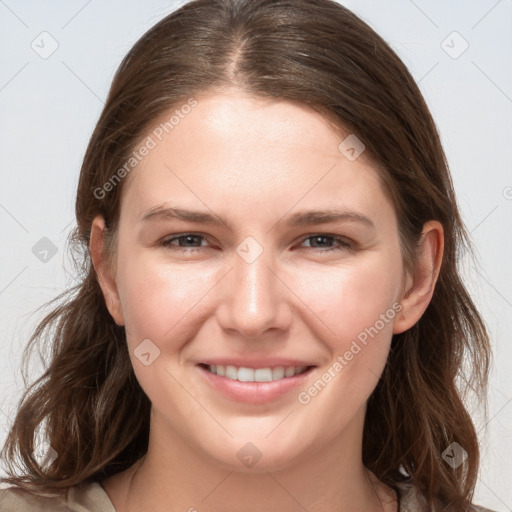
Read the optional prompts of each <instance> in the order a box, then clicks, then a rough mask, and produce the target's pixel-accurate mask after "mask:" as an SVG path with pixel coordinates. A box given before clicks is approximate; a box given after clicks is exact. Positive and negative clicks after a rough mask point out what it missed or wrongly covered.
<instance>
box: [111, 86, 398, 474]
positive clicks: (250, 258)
mask: <svg viewBox="0 0 512 512" xmlns="http://www.w3.org/2000/svg"><path fill="white" fill-rule="evenodd" d="M196 100H197V105H196V106H195V107H194V108H193V109H191V110H190V112H189V113H188V114H187V115H184V116H183V118H180V120H179V123H177V124H176V125H175V126H174V127H173V128H172V131H169V133H165V132H164V134H163V136H161V139H162V140H159V138H158V137H156V136H155V132H149V133H148V134H146V137H147V136H150V137H151V138H152V140H153V141H154V142H155V147H152V148H151V149H150V150H149V151H148V154H147V155H146V156H145V157H144V158H143V159H142V161H141V162H140V164H138V166H137V167H136V168H135V169H134V170H133V171H132V172H131V174H130V175H129V177H128V178H125V179H127V180H128V181H127V183H126V186H125V188H124V190H123V197H122V202H121V215H120V223H119V231H118V238H117V244H118V245H117V255H116V269H115V272H114V274H113V279H114V280H115V286H116V290H115V294H117V296H118V297H119V305H118V307H117V309H116V308H115V307H111V308H110V309H111V312H112V314H113V316H114V318H115V319H116V321H117V322H118V323H120V324H124V325H125V326H126V331H127V341H128V346H129V351H130V357H131V360H132V364H133V367H134V370H135V374H136V376H137V379H138V380H139V382H140V384H141V386H142V388H143V389H144V391H145V392H146V394H147V395H148V397H149V398H150V400H151V402H152V404H153V411H152V418H151V421H152V429H160V431H167V432H168V433H172V435H173V436H174V437H175V438H176V439H178V438H179V439H181V440H182V441H183V442H184V443H186V444H187V445H188V446H190V447H192V448H193V449H194V450H196V451H197V452H198V453H201V454H202V455H203V456H205V457H209V458H211V459H212V460H214V461H216V463H218V464H220V465H223V466H226V467H230V468H237V470H241V471H243V470H244V464H243V460H242V459H244V457H245V456H246V455H248V456H256V457H258V456H259V455H258V452H259V453H261V454H262V455H263V456H262V458H261V461H259V462H258V464H257V465H256V466H255V470H258V471H268V470H275V469H279V468H285V467H287V466H289V465H291V464H293V463H294V462H296V461H298V460H300V459H303V458H305V457H307V456H308V455H310V454H312V453H315V452H318V451H319V450H321V449H325V448H326V447H328V446H329V445H330V444H331V443H334V442H335V441H336V440H340V439H345V440H346V442H352V441H353V439H354V436H356V435H357V434H356V432H359V433H360V431H361V428H362V420H363V418H364V412H365V403H366V400H367V398H368V397H369V395H370V394H371V392H372V391H373V389H374V388H375V386H376V384H377V382H378V379H379V376H380V375H381V373H382V370H383V368H384V365H385V363H386V359H387V355H388V351H389V347H390V342H391V337H392V334H393V330H394V329H395V330H396V322H397V318H398V317H399V316H400V313H399V311H400V308H401V306H400V304H399V302H400V299H401V290H402V287H403V286H404V281H403V279H404V267H403V262H402V257H401V252H400V244H399V236H398V227H397V219H396V216H395V212H394V209H393V206H392V204H391V202H390V200H389V199H388V197H387V195H386V193H385V191H384V188H383V186H382V184H381V182H380V179H379V176H378V173H377V171H376V170H375V169H374V168H373V167H372V164H371V162H370V161H369V160H367V159H366V158H365V156H366V155H365V153H364V152H363V154H362V155H361V156H360V157H359V158H357V159H355V160H353V159H349V158H347V157H346V156H345V154H346V153H345V154H344V153H342V152H340V150H339V149H338V146H339V145H340V143H341V142H342V141H343V139H344V138H345V137H346V136H348V135H349V132H347V133H345V134H341V133H340V131H339V130H336V129H334V128H333V126H332V125H331V124H329V122H328V121H327V120H326V119H325V118H323V117H322V116H320V115H319V114H318V113H316V112H314V111H312V110H309V109H308V108H306V107H304V106H298V105H296V104H293V103H290V102H286V101H270V100H264V99H261V98H255V97H251V96H247V95H244V94H243V93H241V92H237V91H226V92H225V93H222V94H221V93H211V94H204V95H202V96H196ZM171 114H172V112H171V113H170V114H169V115H166V116H165V117H164V118H162V119H161V120H157V122H156V123H155V126H158V125H159V124H160V122H165V120H168V119H169V117H170V115H171ZM160 131H161V130H160ZM160 131H157V132H156V133H160ZM146 140H147V139H146ZM149 145H151V146H152V145H153V144H151V143H150V144H149ZM173 209H174V210H173ZM190 212H197V213H196V214H194V215H192V213H190ZM312 212H316V213H312ZM320 212H323V213H320ZM326 212H327V213H326ZM327 214H332V216H331V218H328V215H327ZM194 216H195V217H194ZM255 380H256V381H255ZM351 438H352V441H351ZM247 443H252V445H248V444H247ZM240 450H242V451H240ZM237 454H238V456H237ZM244 460H248V459H244ZM241 461H242V462H241ZM246 466H247V468H248V467H249V465H248V464H246Z"/></svg>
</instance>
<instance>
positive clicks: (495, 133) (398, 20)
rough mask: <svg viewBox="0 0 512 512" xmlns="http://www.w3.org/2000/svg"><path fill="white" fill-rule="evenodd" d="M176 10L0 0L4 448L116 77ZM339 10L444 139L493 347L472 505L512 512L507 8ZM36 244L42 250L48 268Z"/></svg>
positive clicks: (493, 1)
mask: <svg viewBox="0 0 512 512" xmlns="http://www.w3.org/2000/svg"><path fill="white" fill-rule="evenodd" d="M181 3H183V2H179V3H178V2H172V1H163V0H150V1H144V2H143V1H142V0H138V1H135V0H130V1H126V0H124V1H121V0H110V1H109V2H100V1H99V0H89V1H87V0H68V1H66V2H64V1H61V2H57V1H48V0H47V1H39V2H36V1H35V0H32V1H29V0H27V1H24V2H21V1H15V0H0V59H1V60H0V62H1V66H0V144H1V146H0V173H1V175H0V176H1V180H0V229H1V242H0V311H1V322H0V333H1V338H0V339H1V343H0V406H1V409H0V443H3V441H4V439H5V432H6V429H7V426H8V423H9V419H10V418H12V416H13V413H14V409H15V405H16V401H17V400H18V398H19V396H20V392H21V390H22V388H23V381H22V379H21V376H20V362H21V352H22V349H23V347H24V345H25V343H26V341H27V340H28V336H29V334H30V331H31V329H32V328H33V327H34V326H35V324H36V321H37V319H39V318H40V317H41V313H40V312H36V313H33V312H34V311H35V310H36V308H38V307H39V306H41V305H42V304H43V303H44V302H46V301H48V300H49V299H51V298H53V297H54V296H56V295H57V294H58V293H59V292H60V291H62V290H64V289H65V288H66V287H68V286H69V285H70V284H73V282H74V281H73V275H72V273H71V268H72V267H71V266H70V265H69V262H68V257H67V255H66V252H65V249H66V247H65V242H66V237H67V235H68V233H69V231H70V229H71V227H72V226H73V223H74V199H75V197H74V196H75V191H76V185H77V180H78V174H79V169H80V165H81V159H82V158H83V155H84V152H85V148H86V145H87V142H88V139H89V137H90V135H91V133H92V130H93V128H94V125H95V123H96V121H97V119H98V116H99V114H100V112H101V109H102V106H103V101H104V99H105V98H106V94H107V91H108V88H109V85H110V82H111V80H112V77H113V74H114V71H115V69H116V68H117V66H118V65H119V63H120V61H121V59H122V57H123V56H124V55H125V54H126V52H127V51H128V50H129V48H130V47H131V46H132V45H133V43H135V41H136V40H137V39H138V38H139V37H140V36H141V35H142V34H143V33H144V32H145V31H146V30H147V29H149V28H150V27H151V26H152V25H154V24H155V23H156V22H158V21H159V20H160V19H161V18H163V17H164V16H165V15H166V14H168V13H169V12H171V11H172V10H174V9H175V8H176V7H177V6H178V5H181ZM342 3H343V4H344V5H346V6H347V7H349V8H351V9H352V10H353V11H354V12H355V13H356V14H358V15H359V16H361V17H362V18H363V19H364V20H365V21H366V22H367V23H369V24H370V25H371V26H372V27H373V28H374V29H375V30H376V31H377V32H378V33H379V34H381V35H382V36H383V37H384V38H385V39H386V40H387V41H388V43H389V44H390V45H391V46H392V47H393V48H394V49H395V51H396V52H397V53H398V54H399V55H400V57H401V58H402V59H403V60H404V62H405V64H406V65H407V66H408V68H409V70H410V71H411V73H412V75H413V76H414V78H415V79H416V81H417V82H419V85H420V87H421V90H422V92H423V94H424V95H425V98H426V100H427V103H428V105H429V107H430V109H431V111H432V114H433V116H434V119H435V120H436V123H437V125H438V128H439V131H440V133H441V137H442V141H443V144H444V146H445V150H446V152H447V155H448V160H449V164H450V167H451V171H452V174H453V180H454V184H455V188H456V191H457V194H458V200H459V204H460V208H461V211H462V214H463V218H464V221H465V222H466V225H467V227H468V230H469V231H470V232H471V235H472V238H473V242H474V245H475V249H476V255H477V259H476V262H475V261H472V260H470V259H465V260H464V262H465V276H466V277H465V279H466V282H467V284H468V286H469V288H470V290H471V291H472V293H473V294H474V297H475V300H476V302H477V304H478V306H479V307H480V309H481V311H482V314H483V316H484V318H485V321H486V323H487V325H488V327H489V330H490V333H491V338H492V345H493V349H494V366H493V369H492V375H491V380H490V393H489V411H488V416H487V418H485V417H483V416H482V415H481V414H477V412H475V422H476V423H477V428H478V429H479V436H480V439H481V444H482V456H483V460H482V468H481V472H480V478H479V482H478V486H477V491H476V499H475V502H476V503H479V504H482V505H485V506H487V507H489V508H492V509H495V510H499V511H503V510H512V487H511V486H510V483H511V482H512V403H511V402H512V376H511V373H512V372H511V369H512V342H511V339H512V336H511V334H512V320H511V319H512V272H511V270H510V267H509V266H510V254H511V253H512V251H511V249H512V241H511V233H512V172H511V163H512V137H511V136H512V68H511V64H512V61H511V59H510V56H511V55H512V2H511V0H499V1H497V0H478V1H476V0H470V1H462V0H460V1H452V2H442V1H440V0H438V1H429V2H427V1H426V0H415V1H412V0H393V1H386V2H379V1H377V0H375V1H371V0H358V1H346V2H342ZM43 32H47V34H42V35H41V33H43ZM454 32H456V33H454ZM52 45H53V46H57V45H58V47H57V48H56V50H55V51H54V52H53V53H52V54H51V55H46V54H45V52H50V50H52V49H53V46H52ZM466 47H467V48H466ZM43 57H45V58H43ZM43 238H44V239H47V240H43V241H41V239H43ZM36 244H39V245H36ZM34 246H36V248H39V249H40V248H41V247H43V248H46V250H49V253H48V255H47V261H42V260H41V258H40V257H37V251H35V253H36V254H35V253H34V252H33V247H34ZM53 247H54V251H56V253H55V254H54V255H53V254H52V250H51V249H52V248H53ZM43 259H44V258H43ZM36 373H37V365H36V366H35V367H34V377H35V376H36Z"/></svg>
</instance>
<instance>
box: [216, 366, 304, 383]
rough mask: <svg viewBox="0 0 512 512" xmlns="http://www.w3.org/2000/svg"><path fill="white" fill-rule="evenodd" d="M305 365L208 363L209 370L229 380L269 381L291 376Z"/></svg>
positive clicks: (299, 371) (302, 369) (301, 370)
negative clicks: (265, 366) (271, 365)
mask: <svg viewBox="0 0 512 512" xmlns="http://www.w3.org/2000/svg"><path fill="white" fill-rule="evenodd" d="M306 368H307V367H306V366H286V367H284V366H276V367H275V368H256V369H254V368H245V367H244V366H241V367H239V368H237V367H236V366H232V365H227V366H222V365H220V364H216V365H209V366H208V369H209V370H210V372H212V373H214V374H217V375H220V376H222V377H227V378H228V379H231V380H239V381H241V382H270V381H273V380H281V379H284V378H287V377H293V376H294V375H298V374H299V373H303V372H304V371H305V370H306Z"/></svg>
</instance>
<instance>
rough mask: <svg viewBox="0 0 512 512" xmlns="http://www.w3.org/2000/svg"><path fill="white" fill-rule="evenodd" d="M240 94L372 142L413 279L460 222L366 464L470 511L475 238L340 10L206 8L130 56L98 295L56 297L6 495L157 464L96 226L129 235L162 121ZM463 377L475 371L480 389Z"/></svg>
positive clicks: (111, 138)
mask: <svg viewBox="0 0 512 512" xmlns="http://www.w3.org/2000/svg"><path fill="white" fill-rule="evenodd" d="M226 86H229V87H233V86H234V87H238V88H240V89H242V90H243V91H245V92H247V93H250V94H253V95H257V96H263V97H267V98H279V99H285V100H290V101H295V102H299V103H300V104H303V105H307V106H309V107H311V108H313V109H315V110H316V111H317V112H319V113H321V114H322V115H324V116H326V117H329V119H333V120H335V123H336V124H337V125H338V126H339V127H341V128H344V129H346V130H349V131H350V132H351V133H354V134H356V135H357V137H358V138H359V139H361V140H362V141H364V144H365V146H366V151H367V154H369V155H371V156H372V158H373V160H374V161H375V162H376V163H377V164H378V166H379V169H380V173H381V176H382V178H383V180H384V182H385V184H386V187H387V190H388V192H389V193H390V195H391V197H392V200H393V203H394V206H395V208H396V212H397V215H398V219H399V230H400V237H401V242H402V247H403V254H404V262H405V264H406V265H407V266H408V268H413V266H414V248H415V245H416V244H417V242H418V240H419V237H420V234H421V230H422V226H423V224H424V223H425V222H427V221H428V220H431V219H435V220H438V221H440V222H441V223H442V225H443V227H444V233H445V250H444V257H443V263H442V268H441V271H440V276H439V280H438V283H437V285H436V288H435V292H434V295H433V298H432V301H431V303H430V304H429V306H428V308H427V310H426V311H425V313H424V315H423V316H422V318H421V319H420V320H419V321H418V322H417V324H416V325H414V326H413V327H412V328H411V329H409V330H408V331H406V332H404V333H402V334H399V335H395V336H394V338H393V340H392V345H391V351H390V354H389V358H388V363H387V365H386V368H385V370H384V372H383V375H382V377H381V379H380V380H379V382H378V384H377V387H376V389H375V391H374V392H373V394H372V395H371V397H370V399H369V401H368V407H367V414H366V421H365V427H364V441H363V462H364V464H365V465H366V466H367V467H368V468H369V469H370V470H371V471H373V472H374V473H375V475H376V476H377V477H378V478H379V479H380V480H381V481H383V482H384V483H386V484H388V485H390V486H392V487H396V485H397V484H398V483H399V482H401V481H404V480H409V481H411V482H412V483H413V484H414V485H416V486H417V487H418V488H419V489H420V491H421V492H422V493H423V494H424V496H425V497H426V499H427V501H428V503H429V504H430V505H432V506H433V507H434V510H441V509H444V507H450V510H453V511H462V510H466V509H467V506H468V504H469V503H470V501H471V500H472V496H473V491H474V487H475V483H476V479H477V473H478V465H479V448H478V439H477V434H476V431H475V428H474V425H473V423H472V420H471V417H470V415H469V414H468V411H467V409H466V407H465V405H464V395H463V390H462V389H461V388H459V387H458V385H457V383H458V382H459V379H460V377H461V375H463V377H464V380H465V382H467V384H468V386H470V388H471V389H474V390H475V391H476V392H477V396H480V397H483V396H484V395H485V391H486V386H487V376H488V370H489V364H490V348H489V341H488V337H487V334H486V330H485V326H484V324H483V321H482V319H481V317H480V316H479V314H478V311H477V310H476V308H475V305H474V303H473V302H472V300H471V298H470V297H469V295H468V293H467V291H466V289H465V287H464V285H463V283H462V281H461V278H460V275H459V272H458V267H457V262H458V257H459V256H460V252H461V251H462V250H464V249H465V248H468V247H469V241H468V238H467V234H466V231H465V228H464V226H463V223H462V221H461V218H460V216H459V212H458V209H457V203H456V200H455V196H454V191H453V186H452V182H451V178H450V174H449V171H448V166H447V162H446V158H445V155H444V152H443V148H442V146H441V143H440V139H439V136H438V132H437V129H436V126H435V124H434V121H433V120H432V117H431V115H430V112H429V110H428V107H427V105H426V103H425V101H424V99H423V97H422V95H421V93H420V91H419V89H418V87H417V85H416V84H415V82H414V80H413V78H412V77H411V75H410V74H409V72H408V70H407V69H406V67H405V65H404V64H403V63H402V62H401V60H400V59H399V58H398V57H397V55H396V54H395V53H394V52H393V51H392V49H391V48H390V47H389V46H388V44H387V43H386V42H385V41H384V40H383V39H382V38H381V37H380V36H379V35H378V34H376V33H375V32H374V31H373V30H372V29H371V28H370V27H369V26H368V25H367V24H366V23H364V22H363V21H362V20H361V19H359V18H358V17H357V16H355V15H354V14H353V13H351V12H350V11H349V10H348V9H346V8H344V7H343V6H341V5H339V4H338V3H336V2H334V1H332V0H195V1H192V2H189V3H187V4H185V5H184V6H183V7H181V8H180V9H179V10H177V11H175V12H174V13H171V14H170V15H169V16H167V17H165V18H164V19H163V20H161V21H160V22H159V23H157V24H156V25H155V26H154V27H153V28H151V29H150V30H149V31H148V32H147V33H146V34H144V35H143V36H142V37H141V38H140V40H139V41H138V42H137V43H136V44H135V45H134V47H133V48H132V49H131V50H130V51H129V53H128V54H127V55H126V57H125V58H124V60H123V61H122V63H121V65H120V67H119V69H118V70H117V73H116V75H115V77H114V80H113V83H112V86H111V89H110V92H109V95H108V98H107V101H106V104H105V107H104V109H103V112H102V114H101V116H100V119H99V121H98V123H97V126H96V128H95V130H94V133H93V135H92V137H91V140H90V143H89V146H88V148H87V152H86V154H85V158H84V162H83V165H82V169H81V174H80V181H79V185H78V191H77V199H76V219H77V227H76V229H75V231H74V232H73V234H72V236H71V237H70V241H71V243H72V248H73V250H74V251H75V254H78V256H79V257H78V258H77V261H78V268H77V270H78V272H79V276H80V279H81V281H80V284H79V285H77V286H76V287H74V288H73V289H71V290H69V291H68V292H67V293H65V294H63V295H62V296H60V297H58V298H57V299H56V301H57V302H56V303H55V305H54V309H53V310H52V311H51V312H50V313H49V314H48V315H47V316H46V317H45V318H44V320H43V321H42V322H41V323H40V324H39V325H38V327H37V329H36V330H35V332H34V334H33V336H32V338H31V340H30V342H29V345H28V346H27V348H26V354H25V357H28V355H29V353H30V350H31V349H32V348H33V346H34V344H35V343H36V342H37V341H43V342H44V341H46V342H48V344H49V348H48V353H49V361H48V365H47V369H46V371H45V372H44V374H43V375H42V376H41V377H40V378H39V379H38V380H37V381H36V382H34V383H33V384H32V385H31V386H30V387H29V388H28V389H27V390H26V392H25V394H24V396H23V398H22V400H21V402H20V405H19V409H18V412H17V415H16V418H15V419H14V423H13V426H12V429H11V430H10V433H9V435H8V438H7V441H6V444H5V446H4V448H3V452H2V454H3V458H4V459H5V460H6V461H7V463H8V471H9V477H8V478H4V479H3V481H4V482H7V483H10V484H15V485H18V486H20V487H24V488H26V489H28V490H32V491H34V492H37V493H39V494H43V493H45V492H46V493H50V492H56V493H57V492H58V491H63V490H65V489H66V488H68V487H70V486H73V485H76V484H79V483H82V482H86V481H101V480H103V479H105V478H107V477H109V476H111V475H113V474H115V473H118V472H120V471H123V470H125V469H127V468H128V467H130V466H131V465H132V464H134V463H135V462H136V461H137V460H138V459H140V457H142V456H143V455H144V454H145V452H146V450H147V446H148V435H149V416H150V402H149V399H148V398H147V396H146V395H145V394H144V392H143V391H142V389H141V388H140V386H139V384H138V382H137V380H136V378H135V375H134V372H133V369H132V367H131V363H130V359H129V355H128V352H127V345H126V336H125V331H124V328H123V327H119V326H117V325H116V324H115V323H114V321H113V319H112V317H111V316H110V314H109V312H108V310H107V308H106V305H105V301H104V297H103V295H102V292H101V289H100V287H99V284H98V280H97V277H96V274H95V271H94V268H93V266H92V265H91V261H90V257H89V250H88V244H89V235H90V229H91V224H92V220H93V218H94V217H95V216H96V215H99V214H101V215H102V216H103V217H104V218H105V219H106V223H107V226H108V230H109V233H110V234H111V235H115V233H116V227H117V222H118V219H119V204H120V197H121V193H122V190H123V186H124V184H125V182H126V178H124V179H120V180H118V182H116V183H115V186H114V185H112V186H110V187H105V186H104V184H105V183H107V182H109V180H111V179H112V177H113V176H114V175H116V173H117V176H118V177H119V176H120V175H121V173H119V169H121V168H122V167H123V165H125V163H126V162H127V161H129V158H130V156H131V155H132V153H133V151H134V149H135V148H136V147H137V144H138V143H140V140H141V137H143V136H144V134H147V130H148V129H149V128H150V127H151V124H152V123H154V121H155V119H157V118H160V117H161V116H162V115H163V113H165V112H168V111H169V109H171V108H176V107H177V106H179V105H183V104H186V103H187V101H188V100H189V99H190V98H192V97H194V95H198V94H200V93H201V92H204V91H207V90H214V89H216V88H219V89H222V88H224V87H226ZM107 189H108V190H107ZM106 190H107V192H105V191H106ZM98 191H100V192H101V193H100V192H98ZM112 240H114V241H115V237H112V239H111V244H110V245H109V246H108V247H107V250H108V251H110V252H109V253H110V254H111V253H112V251H114V250H115V242H112ZM465 363H468V364H465ZM463 367H464V368H468V369H469V370H468V372H466V373H464V374H462V369H463ZM134 411H137V414H134ZM41 425H44V428H45V429H46V434H47V436H48V441H49V443H50V445H51V446H52V448H53V449H54V450H55V451H56V452H57V454H58V457H57V458H56V459H55V460H54V461H53V463H52V464H51V465H49V466H48V467H41V466H40V465H39V464H38V463H37V461H36V460H35V459H34V457H33V456H32V452H33V450H34V447H35V445H34V433H35V432H36V431H37V429H38V427H39V426H41ZM453 442H457V443H458V444H459V445H461V446H462V447H463V448H464V450H465V451H466V452H467V460H466V461H465V463H464V464H461V465H460V466H459V467H458V468H456V469H453V468H452V467H451V466H450V465H448V464H447V463H446V462H445V461H444V460H443V458H442V453H443V451H444V450H445V449H446V448H447V447H448V446H449V445H450V444H451V443H453Z"/></svg>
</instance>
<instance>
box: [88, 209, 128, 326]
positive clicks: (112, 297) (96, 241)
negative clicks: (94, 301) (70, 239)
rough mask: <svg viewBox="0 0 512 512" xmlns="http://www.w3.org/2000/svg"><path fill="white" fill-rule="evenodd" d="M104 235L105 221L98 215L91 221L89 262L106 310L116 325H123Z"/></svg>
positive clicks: (105, 231) (105, 229) (105, 232)
mask: <svg viewBox="0 0 512 512" xmlns="http://www.w3.org/2000/svg"><path fill="white" fill-rule="evenodd" d="M106 234H107V228H106V226H105V220H104V219H103V217H102V216H101V215H98V216H97V217H95V218H94V220H93V221H92V226H91V236H90V240H89V251H90V254H91V260H92V264H93V266H94V270H95V271H96V275H97V277H98V282H99V284H100V287H101V290H102V292H103V297H104V298H105V303H106V305H107V309H108V310H109V312H110V314H111V315H112V318H113V319H114V321H115V323H116V324H117V325H124V316H123V311H122V308H121V302H120V301H119V293H118V290H117V284H116V281H115V276H114V275H113V271H112V268H111V267H110V265H109V262H108V258H107V257H106V254H105V238H106Z"/></svg>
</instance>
